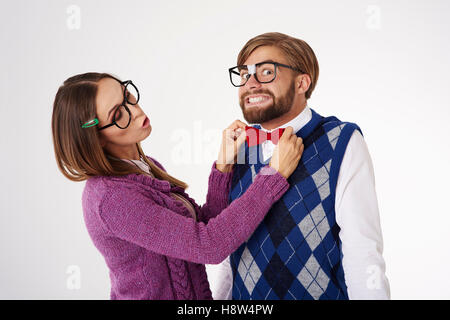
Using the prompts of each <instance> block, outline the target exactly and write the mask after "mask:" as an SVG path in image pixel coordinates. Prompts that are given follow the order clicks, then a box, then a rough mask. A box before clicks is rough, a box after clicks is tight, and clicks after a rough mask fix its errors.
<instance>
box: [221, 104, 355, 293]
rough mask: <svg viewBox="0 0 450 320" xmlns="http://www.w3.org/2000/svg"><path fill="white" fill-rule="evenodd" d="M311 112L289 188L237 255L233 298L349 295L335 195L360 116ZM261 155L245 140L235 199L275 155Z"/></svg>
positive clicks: (236, 175) (234, 185)
mask: <svg viewBox="0 0 450 320" xmlns="http://www.w3.org/2000/svg"><path fill="white" fill-rule="evenodd" d="M311 111H312V119H311V120H310V121H309V122H308V123H307V124H306V125H305V126H304V127H302V128H301V129H300V130H299V131H298V132H297V133H296V134H297V136H299V137H302V139H303V144H304V146H305V149H304V152H303V155H302V158H301V160H300V162H299V164H298V167H297V168H296V170H295V171H294V172H293V173H292V175H291V176H290V177H289V178H288V182H289V185H290V187H289V190H288V191H287V192H286V193H285V194H284V195H283V196H282V198H281V199H280V200H278V201H277V202H276V203H275V204H274V205H273V206H272V208H271V209H270V211H269V212H268V214H267V215H266V217H265V218H264V220H263V222H262V223H261V224H260V225H259V226H258V228H257V229H256V231H255V232H254V233H253V235H252V236H251V237H250V238H249V239H248V240H247V241H246V242H244V243H243V244H242V245H241V246H240V247H239V248H238V250H236V251H235V252H234V253H233V254H231V256H230V264H231V268H232V271H233V291H232V296H233V299H237V300H248V299H257V300H277V299H297V300H312V299H315V300H318V299H333V300H334V299H336V300H341V299H342V300H346V299H348V294H347V286H346V284H345V280H344V270H343V267H342V263H341V262H342V251H341V241H340V239H339V230H340V228H339V226H338V225H337V224H336V219H335V206H334V201H335V190H336V183H337V178H338V174H339V168H340V165H341V162H342V158H343V156H344V152H345V149H346V147H347V144H348V141H349V139H350V137H351V135H352V134H353V132H354V130H359V131H360V132H361V130H360V129H359V127H358V126H357V125H356V124H354V123H349V122H341V121H340V120H339V119H337V118H336V117H326V118H325V117H322V116H321V115H319V114H317V113H316V112H315V111H314V110H312V109H311ZM255 127H258V128H260V127H259V126H255ZM361 133H362V132H361ZM262 159H263V158H262V151H261V146H260V145H257V146H252V147H250V148H249V147H248V145H247V143H245V144H243V146H242V147H241V149H240V150H239V153H238V161H237V164H235V166H236V167H235V170H234V173H233V179H232V186H231V191H230V195H229V201H230V202H232V201H234V200H235V199H237V198H239V197H240V196H241V195H242V194H243V193H244V192H245V190H247V188H248V187H249V186H250V184H251V183H252V182H253V179H254V177H255V175H256V174H257V173H258V172H259V170H260V169H261V168H262V167H264V166H265V165H267V164H268V163H269V161H270V159H267V160H266V161H265V162H263V161H262Z"/></svg>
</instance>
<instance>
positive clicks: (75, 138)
mask: <svg viewBox="0 0 450 320" xmlns="http://www.w3.org/2000/svg"><path fill="white" fill-rule="evenodd" d="M103 78H113V79H116V80H118V81H120V80H119V79H117V78H116V77H114V76H113V75H110V74H108V73H96V72H89V73H84V74H79V75H76V76H73V77H70V78H69V79H67V80H66V81H64V83H63V85H62V86H60V87H59V89H58V92H57V93H56V97H55V101H54V103H53V115H52V136H53V146H54V151H55V157H56V162H57V164H58V168H59V170H60V171H61V172H62V173H63V174H64V176H66V177H67V178H68V179H70V180H72V181H84V180H87V179H89V178H90V177H94V176H124V175H127V174H132V173H136V174H142V173H144V172H143V171H141V170H140V169H139V168H137V167H136V166H133V165H131V164H129V163H127V162H125V161H122V160H115V159H111V158H110V157H107V153H106V152H105V151H104V150H103V148H102V146H101V144H100V137H99V132H98V130H97V127H96V126H93V127H90V128H82V127H81V124H82V123H86V122H87V121H89V120H91V119H93V118H96V117H97V116H96V102H95V101H96V96H97V88H98V86H97V84H98V82H99V81H100V80H101V79H103ZM136 146H137V149H138V152H139V155H140V156H142V158H143V159H144V161H145V162H146V163H147V164H148V165H149V166H150V169H151V171H152V173H153V174H154V175H155V178H157V179H160V180H166V181H169V182H170V183H171V184H173V185H175V186H179V187H182V188H183V189H186V188H187V187H188V185H187V184H186V183H185V182H183V181H181V180H178V179H176V178H174V177H172V176H171V175H169V174H168V173H167V172H165V171H164V170H162V169H160V168H159V167H158V166H157V165H156V164H154V163H153V161H151V160H150V159H148V158H147V157H146V155H145V154H144V152H143V150H142V147H141V145H140V143H139V142H138V143H136Z"/></svg>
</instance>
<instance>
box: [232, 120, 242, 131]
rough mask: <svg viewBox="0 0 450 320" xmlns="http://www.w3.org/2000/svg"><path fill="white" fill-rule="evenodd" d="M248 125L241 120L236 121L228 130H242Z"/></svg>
mask: <svg viewBox="0 0 450 320" xmlns="http://www.w3.org/2000/svg"><path fill="white" fill-rule="evenodd" d="M245 127H246V124H245V123H244V122H242V121H241V120H234V121H233V123H232V124H230V125H229V127H228V129H233V130H234V129H237V128H242V129H245Z"/></svg>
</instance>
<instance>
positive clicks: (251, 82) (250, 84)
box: [245, 74, 261, 89]
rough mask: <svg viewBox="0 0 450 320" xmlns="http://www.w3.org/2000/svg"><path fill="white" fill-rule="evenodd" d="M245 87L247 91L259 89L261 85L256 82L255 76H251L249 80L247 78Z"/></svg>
mask: <svg viewBox="0 0 450 320" xmlns="http://www.w3.org/2000/svg"><path fill="white" fill-rule="evenodd" d="M245 86H246V87H247V88H248V89H253V88H259V87H261V83H259V82H258V81H257V80H256V74H251V75H250V78H248V80H247V83H246V84H245Z"/></svg>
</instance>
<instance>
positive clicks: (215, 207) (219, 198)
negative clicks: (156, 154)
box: [148, 157, 234, 223]
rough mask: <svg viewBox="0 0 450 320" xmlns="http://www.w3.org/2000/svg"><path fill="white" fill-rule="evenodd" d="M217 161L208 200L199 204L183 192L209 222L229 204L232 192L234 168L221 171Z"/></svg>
mask: <svg viewBox="0 0 450 320" xmlns="http://www.w3.org/2000/svg"><path fill="white" fill-rule="evenodd" d="M148 158H150V159H151V160H152V161H153V162H154V163H155V164H156V165H157V166H158V167H160V168H161V169H162V170H164V171H166V169H164V167H163V166H162V164H160V163H159V162H158V161H157V160H156V159H154V158H152V157H148ZM216 162H217V161H214V163H213V165H212V168H211V172H210V174H209V178H208V193H207V195H206V202H205V203H204V204H203V205H201V206H198V205H197V204H196V203H195V201H194V200H193V199H192V198H190V197H189V195H188V194H187V193H185V192H182V194H183V196H184V197H185V198H187V199H189V201H190V202H191V203H192V205H193V206H194V207H196V208H197V211H198V213H199V214H198V220H199V221H202V222H204V223H207V222H208V220H209V219H211V218H212V217H215V216H217V215H218V214H219V213H220V212H221V211H222V210H223V209H225V208H226V207H227V206H228V194H229V193H230V188H231V180H232V178H233V170H234V166H233V170H232V171H230V172H221V171H219V170H218V169H217V168H216Z"/></svg>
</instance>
